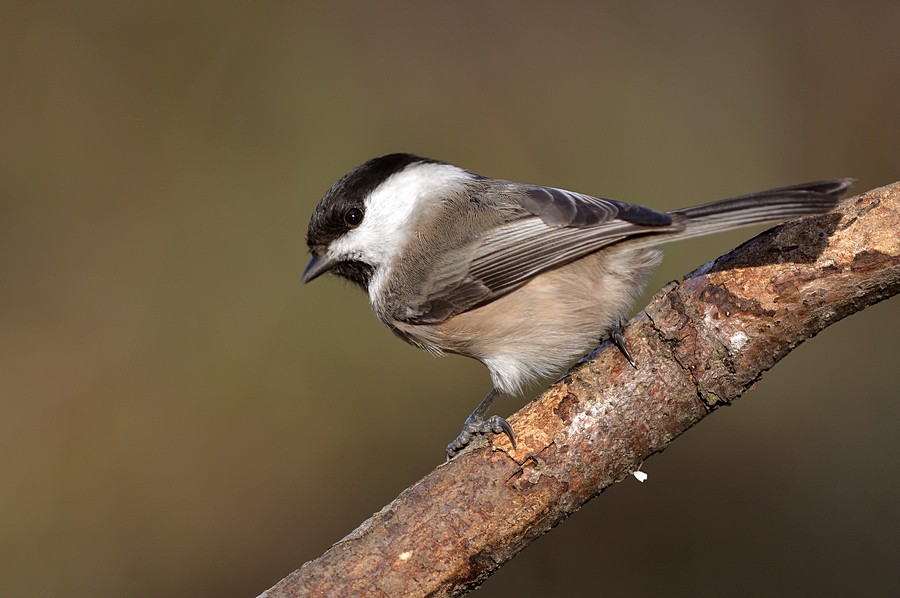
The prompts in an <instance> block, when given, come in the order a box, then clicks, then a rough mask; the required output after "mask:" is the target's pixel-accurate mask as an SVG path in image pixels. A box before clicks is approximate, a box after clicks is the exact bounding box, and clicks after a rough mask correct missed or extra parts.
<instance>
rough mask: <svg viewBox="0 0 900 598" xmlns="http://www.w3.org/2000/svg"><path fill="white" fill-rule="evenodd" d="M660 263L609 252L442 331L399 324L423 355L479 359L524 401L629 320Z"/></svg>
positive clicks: (654, 257)
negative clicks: (528, 389)
mask: <svg viewBox="0 0 900 598" xmlns="http://www.w3.org/2000/svg"><path fill="white" fill-rule="evenodd" d="M660 257H661V253H660V252H659V251H658V250H655V249H638V250H629V249H619V250H611V249H606V250H602V251H600V252H597V253H594V254H591V255H589V256H586V257H584V258H582V259H580V260H577V261H575V262H572V263H570V264H567V265H565V266H562V267H560V268H556V269H553V270H550V271H547V272H544V273H542V274H540V275H538V276H536V277H535V278H533V279H532V280H530V281H529V282H528V283H526V284H525V285H523V286H522V287H520V288H519V289H517V290H515V291H513V292H512V293H509V294H507V295H504V296H503V297H500V298H499V299H496V300H495V301H492V302H491V303H488V304H487V305H483V306H481V307H479V308H476V309H473V310H470V311H467V312H465V313H462V314H459V315H457V316H454V317H452V318H450V319H449V320H447V321H445V322H442V323H440V324H428V325H413V324H406V323H403V322H395V323H394V324H395V326H396V327H397V328H398V329H399V331H400V332H401V333H402V334H403V335H405V336H407V337H408V338H409V340H411V341H412V342H413V343H415V344H417V345H419V346H422V347H423V348H426V349H429V350H432V351H435V352H441V351H443V352H451V353H458V354H461V355H466V356H469V357H474V358H475V359H478V360H479V361H481V362H482V363H484V364H485V365H486V366H487V367H488V369H489V370H490V373H491V378H492V379H493V382H494V385H495V386H496V387H497V389H498V390H500V391H502V392H504V393H507V394H516V393H518V392H520V391H521V390H522V387H523V386H524V385H525V384H527V383H529V382H532V381H534V380H536V379H540V378H546V377H548V376H551V375H553V374H556V373H558V372H559V371H560V370H561V369H562V368H563V367H564V366H565V365H566V364H568V363H569V362H570V361H571V360H572V359H574V358H576V357H579V356H581V355H583V354H584V352H585V351H586V350H587V349H588V348H590V347H592V346H593V345H594V344H596V342H597V341H598V340H599V339H600V338H601V337H603V336H604V335H606V333H607V332H608V331H609V329H610V328H611V327H612V326H614V325H615V324H616V323H618V322H619V321H620V320H621V319H622V318H624V317H625V315H626V314H627V313H628V311H629V309H630V308H631V304H632V303H633V301H634V299H635V298H636V297H637V295H638V294H640V293H641V291H642V290H643V287H644V284H645V283H646V280H647V277H648V276H649V274H650V272H651V271H652V269H653V267H654V266H655V265H656V264H657V263H658V262H659V259H660Z"/></svg>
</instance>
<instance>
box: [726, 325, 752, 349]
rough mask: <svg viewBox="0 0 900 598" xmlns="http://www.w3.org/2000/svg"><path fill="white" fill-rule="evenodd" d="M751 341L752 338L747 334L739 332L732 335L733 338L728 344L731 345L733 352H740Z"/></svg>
mask: <svg viewBox="0 0 900 598" xmlns="http://www.w3.org/2000/svg"><path fill="white" fill-rule="evenodd" d="M749 340H750V338H749V337H748V336H747V335H746V334H744V333H743V332H742V331H740V330H738V331H737V332H735V333H734V334H732V335H731V338H729V339H728V342H729V343H730V344H731V350H732V351H740V350H741V349H743V348H744V345H746V344H747V341H749Z"/></svg>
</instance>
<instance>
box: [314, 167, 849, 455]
mask: <svg viewBox="0 0 900 598" xmlns="http://www.w3.org/2000/svg"><path fill="white" fill-rule="evenodd" d="M851 183H852V179H835V180H828V181H821V182H815V183H808V184H804V185H796V186H793V187H785V188H781V189H773V190H770V191H762V192H760V193H753V194H750V195H743V196H740V197H735V198H731V199H725V200H721V201H716V202H712V203H707V204H703V205H699V206H695V207H691V208H684V209H681V210H674V211H672V212H657V211H654V210H651V209H649V208H645V207H642V206H637V205H633V204H629V203H625V202H623V201H618V200H615V199H601V198H598V197H592V196H590V195H583V194H581V193H575V192H573V191H565V190H562V189H555V188H553V187H541V186H537V185H526V184H522V183H515V182H512V181H504V180H497V179H491V178H488V177H485V176H481V175H478V174H475V173H472V172H469V171H468V170H463V169H462V168H458V167H456V166H453V165H452V164H447V163H446V162H441V161H438V160H430V159H427V158H421V157H418V156H414V155H411V154H389V155H386V156H381V157H380V158H374V159H372V160H369V161H368V162H366V163H364V164H362V165H361V166H359V167H357V168H355V169H354V170H352V171H350V172H349V173H348V174H346V175H345V176H344V177H343V178H342V179H341V180H339V181H338V182H337V183H335V185H334V186H333V187H332V188H331V189H330V190H329V191H328V192H327V193H326V194H325V196H324V197H323V198H322V200H321V201H320V202H319V205H318V206H317V207H316V209H315V212H313V215H312V218H311V219H310V222H309V230H308V232H307V235H306V242H307V244H308V245H309V249H310V252H311V253H312V256H313V257H312V259H311V260H310V262H309V265H308V266H307V267H306V270H305V271H304V273H303V279H302V280H303V282H304V283H305V282H309V281H311V280H313V279H314V278H317V277H319V276H321V275H322V274H324V273H325V272H331V273H333V274H337V275H338V276H342V277H344V278H346V279H348V280H350V281H352V282H354V283H356V284H357V285H359V286H360V287H362V288H363V289H365V290H366V291H367V292H368V294H369V301H370V302H371V304H372V309H373V310H374V311H375V315H376V316H378V319H379V320H381V321H382V322H384V324H386V325H387V326H388V328H390V329H391V330H393V331H394V332H395V333H396V334H397V335H398V336H399V337H400V338H402V339H403V340H405V341H407V342H409V343H412V344H413V345H415V346H417V347H420V348H422V349H425V350H427V351H430V352H431V353H433V354H435V355H441V354H443V353H458V354H460V355H466V356H468V357H473V358H475V359H477V360H479V361H481V362H482V363H483V364H484V365H485V366H487V368H488V370H489V371H490V374H491V380H492V381H493V384H494V387H493V389H492V390H491V392H490V393H488V395H487V396H486V397H485V398H484V400H483V401H482V402H481V403H480V404H479V405H478V407H476V408H475V411H473V412H472V414H471V415H470V416H469V417H468V419H467V420H466V422H465V424H464V426H463V429H462V432H460V434H459V436H458V437H457V438H456V440H454V441H453V442H451V443H450V445H449V446H448V447H447V458H448V459H450V458H453V457H454V456H455V455H456V454H457V453H458V452H459V451H460V450H461V449H462V448H464V447H465V446H466V445H468V444H469V442H471V440H472V438H473V436H474V435H475V434H484V433H487V432H493V433H501V432H503V433H505V434H506V435H507V436H508V437H509V439H510V441H511V442H512V445H513V447H514V448H515V444H516V442H515V435H514V434H513V431H512V428H511V427H510V425H509V424H508V423H507V422H506V420H505V419H503V418H502V417H500V416H497V415H495V416H493V417H490V418H485V416H486V415H487V413H488V410H489V409H490V408H491V405H492V404H493V403H494V400H495V399H496V398H497V397H498V396H499V395H500V394H501V393H502V394H518V393H519V392H521V390H522V388H523V386H524V385H525V384H527V383H529V382H532V381H534V380H536V379H539V378H545V377H547V376H550V375H551V374H554V373H556V372H558V371H559V370H560V369H561V368H562V367H563V366H565V365H566V364H567V363H569V362H570V361H571V360H572V359H574V358H576V357H578V356H580V355H582V354H583V353H584V352H585V350H586V349H587V348H589V347H591V346H592V345H594V344H595V343H596V342H597V341H598V340H599V339H601V338H603V337H605V336H607V335H610V334H611V336H612V338H613V340H617V341H620V342H617V343H616V344H618V345H619V347H620V348H621V349H622V351H623V353H624V354H625V356H626V357H627V358H628V359H629V361H632V360H631V359H630V355H628V352H627V349H626V348H625V346H624V344H623V341H621V333H620V332H618V330H619V326H620V322H621V321H622V320H623V318H624V317H625V315H626V314H627V313H628V310H629V309H630V307H631V305H632V303H633V301H634V300H635V299H636V298H637V296H638V295H639V294H640V293H641V292H642V290H643V288H644V285H645V283H646V282H647V278H648V277H649V275H650V272H651V271H652V269H653V267H654V266H656V265H657V264H658V263H659V261H660V259H661V257H662V252H661V251H660V250H659V249H657V246H658V245H660V244H662V243H668V242H670V241H675V240H678V239H686V238H689V237H696V236H698V235H705V234H708V233H714V232H719V231H724V230H728V229H732V228H735V227H739V226H746V225H751V224H759V223H763V222H776V221H783V220H787V219H789V218H793V217H797V216H805V215H808V214H820V213H822V212H827V211H828V210H830V209H831V208H833V207H834V206H835V204H836V203H837V201H838V200H839V199H840V198H841V197H842V196H843V195H844V192H845V191H846V190H847V188H848V187H849V186H850V184H851ZM632 363H633V361H632Z"/></svg>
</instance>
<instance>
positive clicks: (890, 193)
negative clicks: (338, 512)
mask: <svg viewBox="0 0 900 598" xmlns="http://www.w3.org/2000/svg"><path fill="white" fill-rule="evenodd" d="M898 291H900V183H894V184H893V185H889V186H887V187H882V188H880V189H875V190H872V191H869V192H868V193H864V194H862V195H859V196H857V197H853V198H850V199H848V200H845V201H844V202H843V203H842V204H841V206H839V208H838V209H837V210H836V211H835V212H833V213H831V214H825V215H823V216H818V217H815V218H807V219H804V220H799V221H793V222H789V223H787V224H785V225H782V226H780V227H777V228H775V229H772V230H770V231H767V232H765V233H763V234H761V235H759V236H758V237H756V238H754V239H753V240H751V241H749V242H747V243H745V244H744V245H742V246H741V247H739V248H737V249H736V250H734V251H732V252H731V253H728V254H726V255H724V256H722V257H720V258H719V259H718V260H716V261H715V262H713V263H711V264H707V265H706V266H704V267H702V268H701V269H700V270H698V271H696V272H694V273H693V274H691V275H689V276H688V277H687V278H686V279H685V280H684V281H682V282H681V283H679V284H676V283H672V284H670V285H668V286H667V287H665V288H664V289H662V291H660V292H659V293H658V294H657V295H656V296H655V297H654V299H653V301H652V302H651V303H650V305H649V306H648V307H647V308H646V309H645V310H644V311H643V312H641V313H640V314H639V315H638V316H637V317H636V318H635V319H634V320H632V322H631V323H630V324H629V326H628V328H627V330H626V339H627V342H628V344H629V347H630V349H631V352H632V354H633V355H634V357H635V360H636V361H637V364H638V369H637V370H636V371H635V370H634V369H633V368H631V366H630V365H628V363H627V362H626V361H625V360H624V359H623V358H622V356H621V355H620V354H619V353H618V352H617V351H616V350H615V349H614V348H611V347H610V346H609V343H605V344H604V345H601V347H600V348H599V349H598V350H597V351H595V352H594V353H592V354H591V355H589V356H588V357H587V358H585V359H584V360H582V361H581V362H580V363H579V364H578V365H577V366H575V367H574V368H573V369H572V370H571V371H570V372H569V373H568V374H567V375H566V376H565V377H564V378H563V379H562V380H560V381H559V382H558V383H557V384H555V385H554V386H553V387H551V388H550V389H549V390H548V391H547V392H546V393H544V394H543V395H542V396H541V397H539V398H538V399H536V400H535V401H533V402H531V403H529V404H528V405H526V406H525V407H524V408H523V409H522V410H520V411H519V412H518V413H517V414H516V415H515V416H514V417H512V418H511V419H510V422H511V424H512V426H513V428H514V429H515V430H516V433H517V435H518V438H519V448H518V450H517V451H513V450H512V447H511V446H510V444H509V442H508V441H507V440H506V439H505V438H504V437H503V436H495V437H493V438H490V439H483V440H481V441H479V443H478V445H477V446H476V447H475V448H474V449H472V450H469V451H466V452H465V453H463V454H462V455H461V456H460V457H458V458H457V459H455V460H453V461H452V462H450V463H448V464H446V465H443V466H440V467H438V468H437V469H436V470H435V471H433V472H432V473H431V474H429V475H428V476H426V477H425V478H423V479H422V480H420V481H419V482H417V483H416V484H414V485H413V486H411V487H410V488H408V489H406V490H404V491H403V492H402V493H401V494H400V496H399V497H397V498H396V499H395V500H394V501H393V502H391V503H390V504H389V505H387V506H386V507H384V508H383V509H382V510H381V511H380V512H378V513H376V514H375V515H373V516H372V517H371V518H370V519H369V520H367V521H365V522H364V523H363V524H362V525H360V526H359V527H358V528H357V529H356V530H354V531H353V532H352V533H351V534H350V535H348V536H347V537H346V538H344V539H343V540H341V541H340V542H338V543H337V544H335V545H334V546H332V547H331V548H330V549H329V550H328V551H326V552H325V554H323V555H322V556H321V557H319V558H318V559H316V560H314V561H310V562H308V563H305V564H304V565H303V566H302V567H301V568H300V569H298V570H296V571H294V572H293V573H291V574H290V575H288V576H287V577H286V578H284V579H283V580H282V581H281V582H279V583H278V584H276V585H275V586H274V587H273V588H271V589H270V590H269V591H268V592H267V593H266V594H264V595H266V596H268V597H270V598H274V597H282V596H357V595H367V596H407V595H416V596H418V595H459V594H463V593H465V592H466V591H468V590H470V589H472V588H473V587H476V586H477V585H478V584H480V583H481V582H482V581H483V580H484V579H486V578H487V577H488V576H489V575H490V574H491V573H492V572H493V571H495V570H496V569H497V568H499V567H500V566H501V565H502V564H503V563H505V562H506V561H508V560H509V559H511V558H512V557H513V556H514V555H515V554H516V553H518V552H519V551H520V550H522V549H523V548H524V547H525V546H527V545H528V543H530V542H531V541H532V540H534V539H536V538H537V537H539V536H540V535H541V534H543V533H545V532H547V531H548V530H549V529H550V528H552V527H553V526H554V525H556V524H558V523H559V522H560V521H562V520H563V519H564V518H565V517H567V516H568V515H570V514H571V513H572V512H574V511H575V510H577V509H578V508H579V507H580V506H581V505H582V504H584V503H585V502H587V501H588V500H590V499H591V498H593V497H594V496H596V495H597V494H599V493H600V492H601V491H603V490H604V489H605V488H606V487H608V486H609V485H611V484H613V483H615V482H617V481H619V480H622V479H623V478H625V477H626V476H627V475H628V474H629V473H630V472H632V471H635V470H636V469H638V468H639V467H640V464H641V463H642V462H643V461H644V460H645V459H647V458H648V457H650V456H651V455H653V454H654V453H657V452H659V451H661V450H663V449H664V448H665V447H666V446H667V445H668V444H669V443H670V442H671V441H672V440H673V439H675V438H676V437H677V436H678V435H679V434H681V433H682V432H684V431H685V430H687V429H688V428H690V427H691V426H693V425H694V424H695V423H697V422H698V421H699V420H700V419H702V418H703V417H705V416H706V415H707V414H709V413H710V412H711V411H712V410H714V409H715V407H716V406H717V405H721V404H725V403H728V402H730V401H732V400H734V399H735V398H737V397H739V396H740V395H741V394H742V393H743V392H744V391H745V390H747V389H749V388H750V387H751V386H752V385H753V384H754V382H756V380H758V379H759V378H760V376H761V375H762V373H763V372H765V371H766V370H768V369H769V368H771V367H772V366H773V365H775V363H777V362H778V361H779V360H780V359H781V358H782V357H784V356H785V355H787V354H788V353H789V352H790V351H791V350H792V349H793V348H794V347H796V346H797V345H799V344H800V343H802V342H803V341H804V340H806V339H807V338H811V337H813V336H815V335H816V334H817V333H818V332H819V331H820V330H822V329H824V328H825V327H827V326H829V325H830V324H833V323H834V322H837V321H838V320H840V319H841V318H844V317H846V316H848V315H850V314H852V313H854V312H856V311H859V310H861V309H864V308H865V307H867V306H869V305H872V304H874V303H877V302H879V301H881V300H882V299H886V298H888V297H891V296H892V295H895V294H896V293H897V292H898Z"/></svg>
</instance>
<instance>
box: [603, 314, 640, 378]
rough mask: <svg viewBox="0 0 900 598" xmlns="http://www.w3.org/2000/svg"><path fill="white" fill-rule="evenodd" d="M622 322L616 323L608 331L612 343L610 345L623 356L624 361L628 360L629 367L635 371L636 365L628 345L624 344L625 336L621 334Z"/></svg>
mask: <svg viewBox="0 0 900 598" xmlns="http://www.w3.org/2000/svg"><path fill="white" fill-rule="evenodd" d="M623 329H624V328H623V326H622V322H619V323H617V324H616V325H615V326H613V327H612V328H611V329H610V331H609V340H610V341H612V344H614V345H615V346H616V348H617V349H618V350H619V351H620V352H621V353H622V355H624V356H625V359H627V360H628V363H630V364H631V367H633V368H634V369H637V364H636V363H635V362H634V357H632V356H631V352H630V351H629V350H628V345H627V344H626V343H625V335H624V334H622V331H623Z"/></svg>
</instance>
